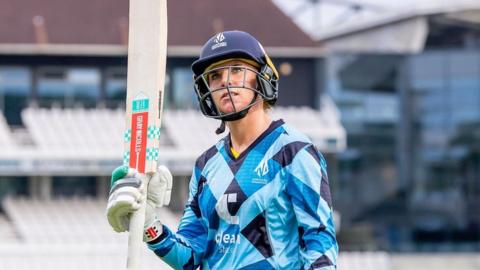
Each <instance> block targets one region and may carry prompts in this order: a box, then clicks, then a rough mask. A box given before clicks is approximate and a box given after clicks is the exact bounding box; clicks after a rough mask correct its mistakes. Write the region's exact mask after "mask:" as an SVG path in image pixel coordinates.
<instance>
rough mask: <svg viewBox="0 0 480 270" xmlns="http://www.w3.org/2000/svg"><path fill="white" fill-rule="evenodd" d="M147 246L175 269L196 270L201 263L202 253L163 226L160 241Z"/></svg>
mask: <svg viewBox="0 0 480 270" xmlns="http://www.w3.org/2000/svg"><path fill="white" fill-rule="evenodd" d="M147 246H148V248H149V249H150V250H152V251H153V252H154V253H155V254H156V255H157V256H158V257H160V258H161V259H162V260H163V261H164V262H166V263H167V264H168V265H170V266H171V267H172V268H174V269H196V267H198V265H199V263H200V258H201V254H202V253H201V251H200V250H196V249H195V248H194V247H192V246H191V245H190V244H189V243H187V242H186V241H185V238H183V237H182V236H181V235H179V234H174V233H173V232H172V231H171V230H170V229H168V227H166V226H163V232H162V234H161V235H160V236H159V238H158V239H156V240H154V241H152V242H149V243H147Z"/></svg>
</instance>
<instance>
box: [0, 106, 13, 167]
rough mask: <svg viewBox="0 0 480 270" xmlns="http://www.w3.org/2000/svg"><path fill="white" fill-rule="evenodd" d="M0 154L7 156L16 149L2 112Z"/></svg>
mask: <svg viewBox="0 0 480 270" xmlns="http://www.w3.org/2000/svg"><path fill="white" fill-rule="evenodd" d="M0 149H2V151H0V156H1V157H3V156H9V155H11V154H12V153H13V152H14V150H16V144H15V141H14V140H13V137H12V133H11V131H10V128H9V126H8V124H7V121H6V119H5V117H4V116H3V114H2V113H0Z"/></svg>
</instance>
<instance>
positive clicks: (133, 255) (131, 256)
mask: <svg viewBox="0 0 480 270" xmlns="http://www.w3.org/2000/svg"><path fill="white" fill-rule="evenodd" d="M149 181H150V176H149V175H147V176H146V177H142V182H143V183H142V185H144V187H145V196H144V198H142V202H141V204H140V208H139V209H138V210H136V211H135V212H133V213H132V216H131V217H130V225H129V230H128V231H129V235H128V254H127V270H140V267H141V257H142V246H143V227H144V224H145V208H146V205H147V187H148V182H149Z"/></svg>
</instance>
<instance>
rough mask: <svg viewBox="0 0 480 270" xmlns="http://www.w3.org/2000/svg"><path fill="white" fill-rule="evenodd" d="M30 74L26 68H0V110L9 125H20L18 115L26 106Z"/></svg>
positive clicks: (29, 87)
mask: <svg viewBox="0 0 480 270" xmlns="http://www.w3.org/2000/svg"><path fill="white" fill-rule="evenodd" d="M31 85H32V83H31V72H30V70H29V69H28V68H26V67H8V66H6V67H0V110H1V111H3V112H4V114H5V118H6V119H7V122H8V124H9V125H21V123H22V120H21V116H20V113H21V111H22V109H23V108H25V107H26V106H27V100H28V98H29V94H30V89H31Z"/></svg>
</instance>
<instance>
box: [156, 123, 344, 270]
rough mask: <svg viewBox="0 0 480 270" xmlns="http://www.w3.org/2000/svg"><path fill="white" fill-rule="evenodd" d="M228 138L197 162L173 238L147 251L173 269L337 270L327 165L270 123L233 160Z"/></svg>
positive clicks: (295, 136) (301, 140)
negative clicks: (186, 199) (183, 209)
mask: <svg viewBox="0 0 480 270" xmlns="http://www.w3.org/2000/svg"><path fill="white" fill-rule="evenodd" d="M230 146H231V143H230V136H227V137H225V138H224V139H222V140H220V141H219V142H218V143H217V144H216V145H214V146H213V147H211V148H210V149H209V150H207V151H206V152H205V153H203V154H202V155H201V156H200V157H199V158H198V159H197V161H196V164H195V167H194V169H193V174H192V178H191V180H190V194H189V199H188V203H187V205H186V207H185V211H184V214H183V217H182V219H181V222H180V225H179V228H178V231H177V233H173V232H172V231H171V230H169V229H168V228H167V227H166V226H164V231H163V233H162V235H161V236H160V238H159V239H158V240H157V241H156V243H149V245H148V246H149V248H150V249H151V250H153V251H154V252H155V253H156V254H157V255H158V256H159V257H161V258H162V259H163V260H164V261H165V262H166V263H168V264H169V265H170V266H172V267H173V268H175V269H196V268H197V267H199V266H200V267H201V269H222V270H223V269H229V270H230V269H232V270H233V269H241V270H247V269H248V270H250V269H251V270H253V269H261V270H269V269H289V270H291V269H336V259H337V254H338V245H337V241H336V238H335V229H334V224H333V216H332V207H331V196H330V190H329V185H328V178H327V172H326V162H325V159H324V158H323V156H322V155H321V154H320V153H319V152H318V151H317V150H316V148H315V147H314V146H313V144H312V143H311V142H310V141H309V139H308V138H307V137H306V136H304V135H303V134H301V133H299V132H298V131H296V130H295V129H293V128H291V127H289V126H288V125H286V124H285V123H284V122H283V121H282V120H278V121H274V122H272V124H271V125H270V127H269V128H268V129H267V130H266V131H265V132H263V134H262V135H261V136H260V137H259V138H258V139H256V140H255V141H254V142H253V143H252V144H251V145H250V146H249V147H248V148H247V149H246V150H245V151H244V152H242V153H241V154H240V155H239V156H238V157H237V158H234V157H233V155H232V153H231V152H230Z"/></svg>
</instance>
